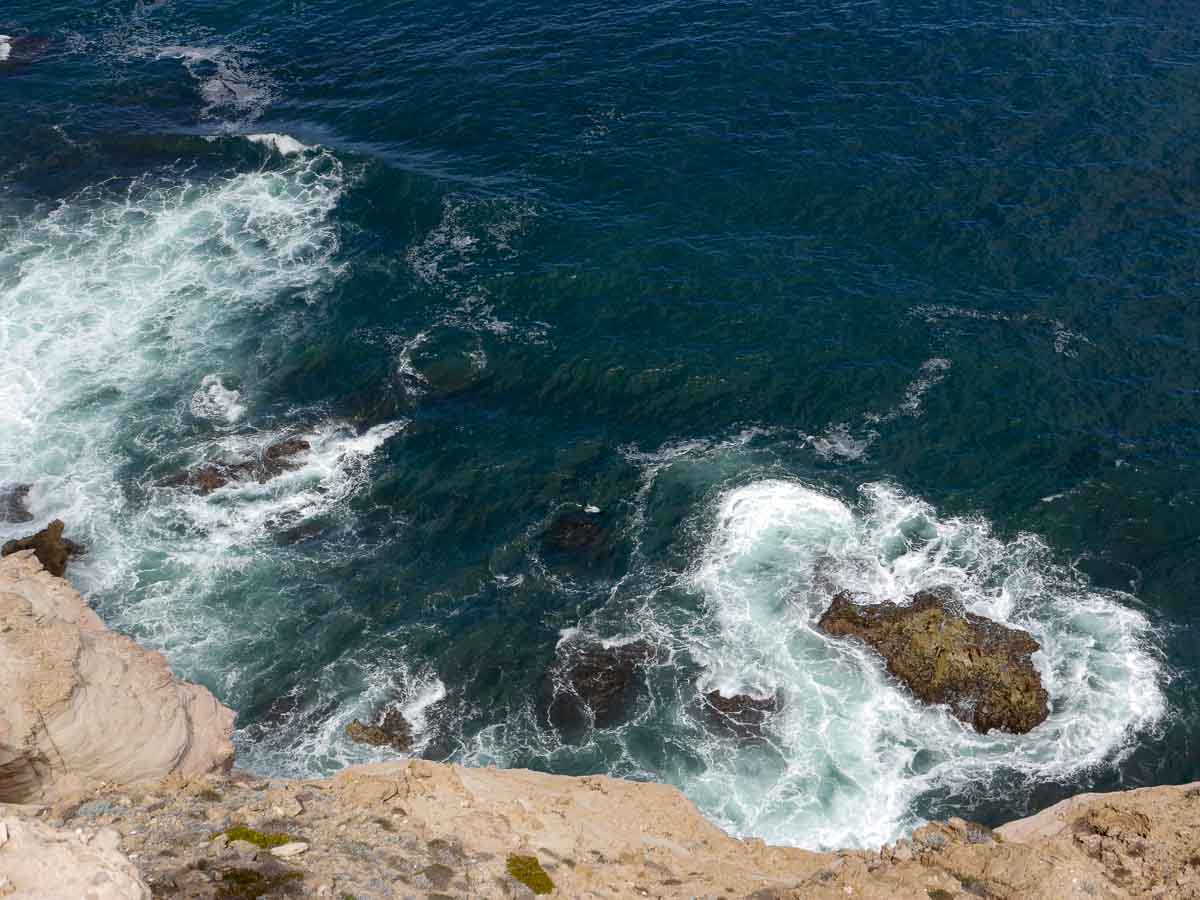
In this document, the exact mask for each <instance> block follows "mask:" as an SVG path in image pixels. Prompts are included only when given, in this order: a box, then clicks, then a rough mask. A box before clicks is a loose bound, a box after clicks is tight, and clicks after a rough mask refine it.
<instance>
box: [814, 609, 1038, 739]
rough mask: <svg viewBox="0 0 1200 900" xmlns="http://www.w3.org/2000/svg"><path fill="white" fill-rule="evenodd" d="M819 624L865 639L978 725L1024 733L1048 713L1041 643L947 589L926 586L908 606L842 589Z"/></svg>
mask: <svg viewBox="0 0 1200 900" xmlns="http://www.w3.org/2000/svg"><path fill="white" fill-rule="evenodd" d="M817 624H818V627H819V628H820V629H821V630H822V631H824V632H825V633H826V634H831V635H834V636H837V637H843V636H849V637H857V638H859V639H860V640H863V641H865V642H866V643H867V644H869V645H870V646H871V647H873V648H874V649H875V650H876V651H878V652H879V654H880V655H881V656H882V657H883V658H884V660H885V661H886V662H887V669H888V671H889V672H890V673H891V674H892V675H894V676H895V677H896V678H898V679H900V681H902V682H904V684H905V685H906V686H907V687H908V688H909V690H911V691H912V692H913V694H915V695H916V696H917V697H918V698H919V699H920V700H923V701H924V702H926V703H934V704H942V703H944V704H946V705H947V706H949V707H950V710H951V712H952V713H953V714H954V715H955V717H956V718H959V719H961V720H962V721H964V722H966V723H968V724H969V725H972V726H973V727H974V728H975V729H976V730H977V731H980V732H984V733H986V732H988V731H991V730H992V729H993V728H998V729H1000V730H1001V731H1009V732H1013V733H1015V734H1024V733H1025V732H1027V731H1029V730H1030V729H1031V728H1033V727H1035V726H1036V725H1038V724H1039V723H1041V722H1042V721H1043V720H1045V718H1046V716H1048V715H1049V714H1050V707H1049V694H1047V692H1046V689H1045V688H1044V687H1043V686H1042V680H1041V678H1040V677H1039V676H1038V673H1037V670H1036V669H1035V668H1034V667H1033V662H1032V660H1031V659H1030V657H1031V655H1032V654H1033V653H1034V652H1035V651H1037V650H1038V649H1039V648H1040V645H1039V644H1038V642H1037V641H1035V640H1034V639H1033V637H1032V636H1031V635H1029V634H1028V633H1027V632H1024V631H1020V630H1018V629H1015V628H1008V627H1006V626H1004V625H1001V624H1000V623H999V622H993V621H992V620H991V619H985V618H984V617H983V616H976V615H973V614H971V613H968V612H966V611H965V610H964V609H963V607H962V604H961V602H959V601H958V600H957V599H956V598H955V597H954V595H953V593H952V592H951V591H949V590H948V589H940V590H937V591H921V592H919V593H917V594H914V595H913V597H912V599H911V600H910V602H909V604H908V605H907V606H898V605H897V604H894V603H880V604H858V603H855V602H854V599H853V597H852V596H851V595H850V593H849V592H848V591H843V592H841V593H840V594H838V595H837V596H836V597H834V598H833V602H832V603H831V604H830V605H829V609H827V610H826V611H825V613H824V615H822V616H821V619H820V621H819V622H818V623H817Z"/></svg>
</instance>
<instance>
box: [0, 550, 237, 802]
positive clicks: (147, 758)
mask: <svg viewBox="0 0 1200 900" xmlns="http://www.w3.org/2000/svg"><path fill="white" fill-rule="evenodd" d="M0 685H3V686H4V687H3V695H2V696H3V702H2V703H0V802H7V803H35V802H45V801H49V800H55V799H59V798H62V797H65V796H70V795H72V794H75V793H79V792H82V791H86V790H89V789H92V788H94V786H95V785H96V784H98V783H99V782H110V783H113V784H140V783H145V782H151V781H157V780H159V779H162V778H164V777H166V776H167V775H169V774H171V773H178V774H183V775H197V774H200V773H203V772H208V771H211V770H213V769H221V768H228V766H229V765H231V764H232V761H233V744H232V742H231V735H232V732H233V713H232V712H231V711H230V710H228V709H226V708H225V707H223V706H221V705H220V704H219V703H218V702H217V701H216V699H215V698H214V697H213V695H212V694H210V693H209V692H208V691H207V690H206V689H205V688H203V687H200V686H198V685H194V684H188V683H187V682H183V681H179V680H178V679H176V678H175V676H174V675H173V674H172V673H171V670H170V668H169V667H168V665H167V661H166V659H165V658H163V656H162V655H161V654H159V653H155V652H153V651H149V650H145V649H143V648H142V647H140V646H138V645H137V644H136V643H134V642H133V641H132V640H130V639H129V638H127V637H124V636H122V635H119V634H115V633H114V632H111V631H109V630H108V629H107V628H105V627H104V624H103V623H102V622H101V621H100V618H99V617H98V616H97V615H96V613H95V612H93V611H92V609H91V608H90V607H88V605H87V604H86V603H84V602H83V599H82V598H81V597H80V596H79V594H78V593H77V592H76V591H75V590H74V588H72V587H71V585H70V584H68V583H67V582H66V581H64V580H63V579H61V578H57V577H54V576H52V575H51V574H50V573H49V572H47V571H46V569H45V568H43V566H42V564H41V562H40V561H39V559H38V557H37V556H36V555H35V553H34V552H33V551H30V550H23V551H18V552H16V553H13V554H11V555H9V556H7V557H5V558H4V559H3V560H0Z"/></svg>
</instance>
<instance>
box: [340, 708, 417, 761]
mask: <svg viewBox="0 0 1200 900" xmlns="http://www.w3.org/2000/svg"><path fill="white" fill-rule="evenodd" d="M346 734H347V735H348V736H349V737H350V740H352V741H355V742H356V743H359V744H370V745H371V746H372V747H391V748H392V749H393V750H399V751H400V752H401V753H403V752H405V751H407V750H410V749H412V743H413V733H412V726H411V725H409V724H408V720H407V719H405V718H404V715H403V714H402V713H401V712H400V710H398V709H389V710H388V711H387V713H386V714H385V715H384V717H383V720H382V721H381V722H380V723H379V724H378V725H367V724H365V723H363V722H361V721H359V720H358V719H355V720H354V721H353V722H351V723H350V724H349V725H347V726H346Z"/></svg>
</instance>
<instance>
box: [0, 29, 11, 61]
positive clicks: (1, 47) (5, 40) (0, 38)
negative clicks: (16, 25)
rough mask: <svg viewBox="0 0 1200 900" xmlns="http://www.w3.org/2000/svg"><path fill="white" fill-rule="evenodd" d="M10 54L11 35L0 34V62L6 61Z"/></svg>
mask: <svg viewBox="0 0 1200 900" xmlns="http://www.w3.org/2000/svg"><path fill="white" fill-rule="evenodd" d="M11 55H12V37H11V36H10V35H7V34H0V62H4V61H6V60H7V59H8V58H9V56H11Z"/></svg>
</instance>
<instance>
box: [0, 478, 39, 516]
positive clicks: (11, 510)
mask: <svg viewBox="0 0 1200 900" xmlns="http://www.w3.org/2000/svg"><path fill="white" fill-rule="evenodd" d="M32 488H33V485H31V484H8V485H5V486H4V487H0V522H29V521H32V520H33V513H31V512H30V511H29V506H28V500H29V491H30V490H31V489H32Z"/></svg>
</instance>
